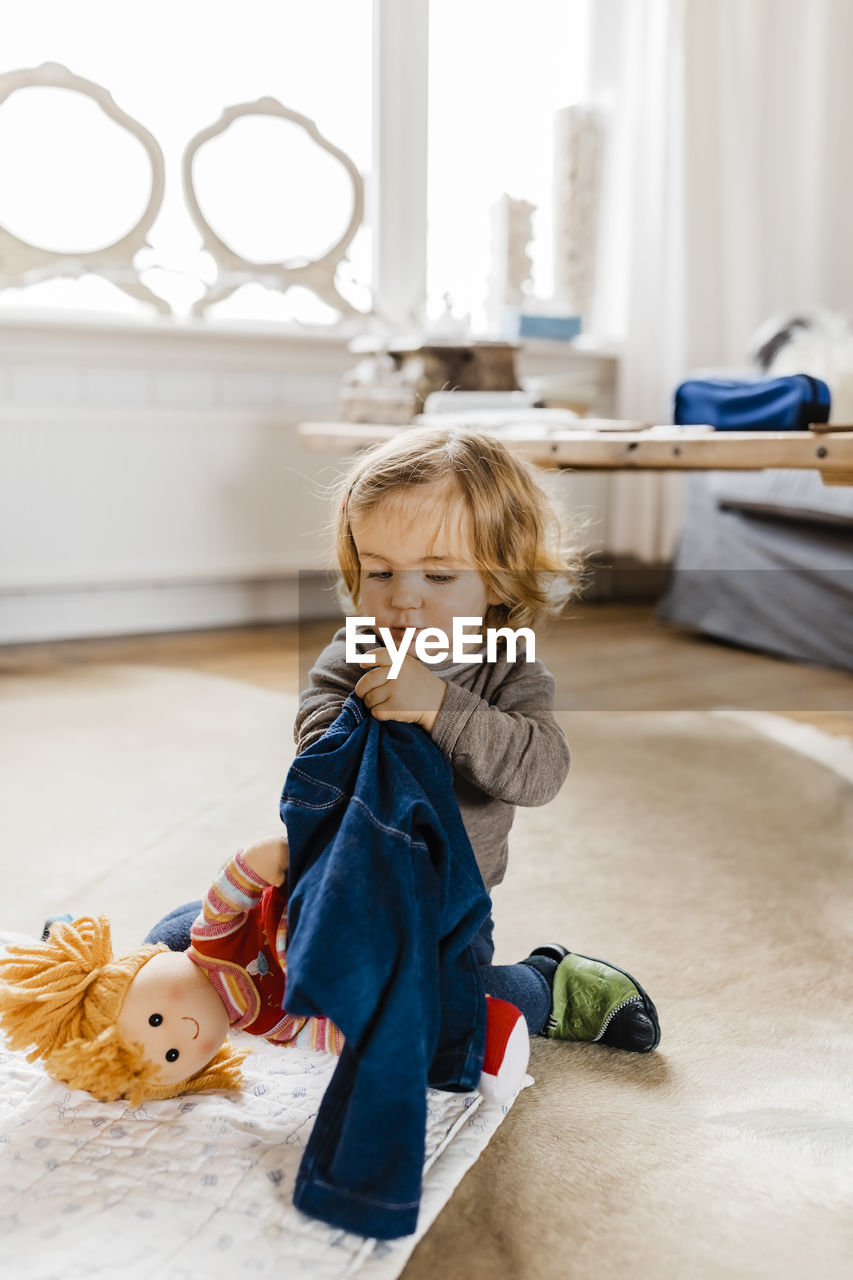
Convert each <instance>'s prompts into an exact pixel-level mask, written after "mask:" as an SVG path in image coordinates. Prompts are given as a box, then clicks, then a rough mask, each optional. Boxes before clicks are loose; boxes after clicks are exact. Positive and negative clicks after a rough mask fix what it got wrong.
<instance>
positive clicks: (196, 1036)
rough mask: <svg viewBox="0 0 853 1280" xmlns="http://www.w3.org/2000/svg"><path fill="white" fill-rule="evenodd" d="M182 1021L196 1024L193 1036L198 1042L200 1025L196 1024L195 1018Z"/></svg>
mask: <svg viewBox="0 0 853 1280" xmlns="http://www.w3.org/2000/svg"><path fill="white" fill-rule="evenodd" d="M181 1021H182V1022H192V1023H194V1024H195V1035H194V1036H193V1040H197V1039H198V1023H197V1022H196V1020H195V1018H182V1019H181Z"/></svg>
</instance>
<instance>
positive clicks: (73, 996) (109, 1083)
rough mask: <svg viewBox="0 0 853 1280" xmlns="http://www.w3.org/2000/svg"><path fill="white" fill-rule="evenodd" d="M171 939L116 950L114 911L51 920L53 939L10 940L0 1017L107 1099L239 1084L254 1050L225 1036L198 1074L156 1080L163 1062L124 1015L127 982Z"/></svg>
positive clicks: (55, 1072)
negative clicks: (125, 1030) (126, 1029)
mask: <svg viewBox="0 0 853 1280" xmlns="http://www.w3.org/2000/svg"><path fill="white" fill-rule="evenodd" d="M167 950H168V947H166V946H165V945H164V944H163V943H159V944H157V945H156V946H155V945H150V944H149V945H146V946H143V947H139V948H138V949H137V950H136V951H131V952H130V953H129V954H128V955H126V956H120V957H119V958H118V959H116V958H114V956H113V953H112V946H111V943H110V923H109V920H108V919H107V918H106V916H99V917H97V919H95V918H93V917H91V916H83V917H81V918H80V919H79V920H75V921H74V923H73V924H68V923H64V922H62V923H56V924H54V925H52V926H51V929H50V934H49V935H48V938H47V940H46V941H45V942H38V943H37V942H34V943H32V944H31V945H20V946H12V947H9V948H8V950H7V952H6V954H5V955H3V956H0V1023H2V1025H3V1029H4V1031H5V1033H6V1040H7V1043H8V1044H9V1046H10V1048H12V1049H19V1050H29V1052H28V1053H27V1058H28V1059H29V1061H30V1062H34V1061H35V1060H36V1059H37V1058H41V1059H42V1061H43V1063H44V1068H45V1070H46V1071H47V1073H48V1075H51V1076H53V1078H54V1079H55V1080H58V1081H60V1082H61V1083H62V1084H67V1085H69V1086H70V1087H71V1088H72V1089H85V1090H86V1091H87V1092H88V1093H91V1094H93V1095H94V1097H96V1098H98V1099H99V1100H100V1101H101V1102H113V1101H115V1100H116V1099H117V1098H127V1099H128V1101H129V1102H131V1103H132V1105H133V1106H135V1107H138V1106H139V1105H140V1103H142V1102H145V1101H148V1100H149V1099H161V1098H173V1097H175V1096H176V1095H177V1094H179V1093H186V1092H191V1093H194V1092H198V1091H199V1090H202V1089H237V1088H239V1087H240V1083H241V1073H240V1069H239V1064H240V1062H241V1061H242V1060H243V1058H244V1057H245V1056H246V1051H244V1050H235V1049H232V1048H231V1046H230V1045H229V1044H227V1043H226V1044H224V1045H223V1046H222V1048H221V1049H220V1050H219V1052H218V1053H217V1054H216V1056H215V1057H214V1058H213V1059H212V1060H211V1061H210V1062H209V1063H208V1064H207V1066H206V1067H203V1068H202V1070H201V1071H197V1072H196V1073H195V1074H194V1075H192V1076H190V1077H189V1078H188V1079H186V1080H182V1081H178V1082H177V1083H173V1084H171V1085H158V1084H156V1082H155V1078H156V1075H157V1067H156V1066H155V1065H154V1064H153V1063H151V1062H149V1060H148V1059H147V1058H146V1057H145V1055H144V1053H143V1050H142V1046H141V1045H138V1044H132V1043H130V1042H129V1041H128V1040H126V1039H125V1038H124V1037H123V1036H122V1035H121V1033H120V1032H119V1030H118V1027H117V1026H116V1023H117V1021H118V1017H119V1014H120V1013H121V1007H122V1004H123V1003H124V998H125V996H126V994H127V989H128V987H129V986H130V984H131V982H132V981H133V979H134V978H135V977H136V975H137V973H138V972H139V970H140V969H141V968H142V966H143V965H144V964H145V963H146V962H147V961H148V960H150V959H151V957H152V956H153V955H156V954H157V952H159V951H167Z"/></svg>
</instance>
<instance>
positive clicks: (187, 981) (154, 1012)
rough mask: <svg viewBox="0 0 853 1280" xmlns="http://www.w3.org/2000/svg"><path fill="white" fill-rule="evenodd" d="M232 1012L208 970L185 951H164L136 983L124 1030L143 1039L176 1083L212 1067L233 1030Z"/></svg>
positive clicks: (164, 1077) (167, 1081)
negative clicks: (217, 990)
mask: <svg viewBox="0 0 853 1280" xmlns="http://www.w3.org/2000/svg"><path fill="white" fill-rule="evenodd" d="M228 1025H229V1024H228V1014H227V1012H226V1009H225V1006H224V1005H223V1003H222V1001H221V1000H220V998H219V996H218V995H217V994H216V989H215V988H214V986H213V984H212V983H211V981H210V979H209V978H208V977H207V976H206V974H205V973H204V971H203V970H201V969H199V968H198V966H197V965H195V964H193V962H192V960H190V958H189V956H188V955H186V953H185V952H183V951H158V952H157V954H156V955H153V956H152V957H151V959H150V960H148V961H146V963H145V964H144V965H143V966H142V968H141V969H140V970H139V972H138V973H137V975H136V977H135V978H134V979H133V981H132V982H131V984H130V986H129V987H128V990H127V995H126V996H125V998H124V1004H123V1005H122V1007H121V1013H120V1014H119V1018H118V1029H119V1031H120V1032H121V1033H122V1035H123V1036H124V1038H125V1039H126V1040H129V1041H130V1042H131V1043H133V1044H141V1045H142V1047H143V1049H144V1050H145V1056H146V1057H147V1058H148V1059H149V1061H150V1062H152V1063H154V1065H155V1066H156V1067H157V1068H158V1072H159V1074H158V1079H157V1081H156V1083H157V1084H163V1085H172V1084H177V1083H179V1082H180V1081H181V1080H187V1079H189V1077H190V1076H192V1075H195V1073H196V1072H197V1071H201V1069H202V1067H206V1066H207V1064H208V1062H210V1060H211V1058H213V1057H215V1055H216V1052H217V1050H218V1049H219V1048H220V1047H221V1046H222V1043H223V1041H224V1040H225V1037H226V1035H227V1034H228Z"/></svg>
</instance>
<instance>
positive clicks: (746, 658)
mask: <svg viewBox="0 0 853 1280" xmlns="http://www.w3.org/2000/svg"><path fill="white" fill-rule="evenodd" d="M339 625H340V620H337V621H330V622H306V623H301V624H299V623H289V624H285V625H277V626H263V627H251V628H240V629H231V630H222V631H204V632H187V633H180V634H172V635H156V636H133V637H126V638H117V639H105V640H73V641H65V642H62V643H50V644H34V645H15V646H6V647H5V648H0V675H3V674H6V675H9V674H14V673H26V672H31V673H34V672H44V671H48V670H52V671H55V670H56V669H57V668H59V669H61V668H63V667H71V666H76V665H78V664H81V663H93V662H121V663H132V664H142V665H149V666H166V667H180V668H190V669H192V670H194V671H205V672H209V673H211V674H215V675H222V676H228V677H230V678H231V679H234V680H242V681H246V682H248V683H250V684H256V685H261V686H263V687H265V688H269V689H280V690H285V691H290V692H296V691H298V689H299V688H300V687H302V686H303V685H304V683H305V677H306V675H307V671H308V668H309V666H310V665H311V661H312V659H313V657H314V656H315V655H316V654H317V653H318V652H319V650H320V649H321V648H322V646H323V644H324V643H325V641H326V640H327V638H328V637H329V636H330V635H331V634H333V632H334V630H335V629H336V628H337V626H339ZM537 639H538V645H537V657H539V658H541V659H542V661H543V662H544V663H545V665H546V666H547V667H548V668H549V669H550V670H551V671H552V672H553V675H554V678H555V680H556V683H557V702H558V705H559V706H560V707H561V708H565V709H570V708H574V709H602V710H675V709H678V710H697V709H702V708H707V707H719V706H727V707H747V708H753V709H759V710H766V711H774V712H776V713H778V714H782V715H788V716H792V717H794V718H796V719H798V720H805V721H808V722H809V723H812V724H815V725H817V726H819V727H821V728H823V729H825V730H826V731H827V732H829V733H836V734H841V735H843V736H846V737H853V679H851V677H850V676H849V675H847V674H844V673H843V672H840V671H832V670H830V669H828V668H823V667H811V666H804V665H802V664H799V663H793V662H785V661H781V660H779V659H775V658H769V657H765V656H763V655H761V654H757V653H750V652H747V651H745V650H741V649H735V648H733V647H730V646H728V645H724V644H720V643H717V642H714V641H710V640H707V639H704V638H702V637H700V636H697V635H695V634H694V633H693V632H691V631H689V630H688V629H686V628H679V627H673V626H671V625H669V624H667V625H664V624H663V623H661V622H659V621H657V619H656V618H655V616H654V610H653V606H651V605H645V604H622V603H618V604H593V605H581V606H577V607H575V608H574V609H573V610H572V611H571V615H570V616H569V617H567V618H565V619H563V620H561V621H560V622H559V623H557V624H556V625H555V626H554V627H553V628H552V629H551V630H550V631H549V632H543V633H542V634H541V635H540V636H538V637H537Z"/></svg>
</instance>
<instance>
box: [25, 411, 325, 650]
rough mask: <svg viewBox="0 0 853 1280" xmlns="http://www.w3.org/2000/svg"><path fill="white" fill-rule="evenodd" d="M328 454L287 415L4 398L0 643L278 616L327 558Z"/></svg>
mask: <svg viewBox="0 0 853 1280" xmlns="http://www.w3.org/2000/svg"><path fill="white" fill-rule="evenodd" d="M326 461H327V460H324V459H319V460H318V459H317V458H316V456H314V455H309V454H305V453H302V451H301V450H300V449H299V448H298V444H297V437H296V431H295V427H294V425H293V423H292V422H291V421H289V420H288V415H287V414H286V413H285V412H284V411H282V410H273V409H251V408H242V407H241V408H234V409H226V408H192V409H183V408H180V407H156V406H150V407H147V408H144V409H127V408H115V407H101V406H96V405H95V406H92V405H89V406H73V407H66V406H62V405H57V404H52V405H46V406H43V407H42V406H14V405H6V406H3V407H2V409H0V640H2V641H4V642H10V641H15V640H25V639H36V638H50V637H56V636H61V635H86V634H98V633H104V632H109V631H113V632H118V631H128V630H129V631H134V630H155V629H157V630H159V629H161V628H163V629H168V627H169V626H170V625H174V626H178V627H181V626H184V627H186V626H194V625H217V624H219V623H221V622H228V621H233V622H242V621H251V620H253V619H252V617H251V616H250V615H251V614H252V613H253V611H254V610H257V613H258V616H260V617H263V616H267V613H268V610H269V609H270V608H272V609H273V612H274V613H275V612H277V611H280V608H281V599H279V603H278V605H274V604H272V602H271V601H264V600H263V599H262V598H261V597H262V596H263V595H264V593H265V592H266V593H267V594H269V591H270V584H272V583H278V584H279V587H280V584H281V583H282V582H283V581H284V580H288V579H290V580H293V579H295V575H296V574H297V573H298V571H299V570H300V569H306V568H311V567H316V566H318V565H319V564H321V563H322V559H323V539H322V534H321V526H322V523H323V520H324V518H325V513H326V509H327V504H326V502H325V501H324V500H323V499H322V497H320V496H319V495H318V494H317V493H316V489H317V485H316V481H315V477H316V475H317V474H318V472H319V471H320V470H321V467H322V465H323V464H324V462H326ZM328 461H334V459H332V460H328ZM264 584H266V585H264ZM235 591H236V593H237V597H238V598H236V599H235V598H234V593H235ZM247 592H248V596H249V597H254V603H253V602H252V599H250V598H247ZM194 594H195V597H196V598H195V601H193V596H194ZM273 594H275V592H274V593H273ZM278 594H279V597H280V595H281V592H280V589H279V591H278ZM155 595H156V596H158V597H159V600H160V603H159V604H157V603H155ZM217 595H218V596H219V598H220V603H219V605H217V606H214V607H213V612H212V613H211V612H210V608H211V605H212V602H213V600H214V598H215V597H216V596H217ZM287 601H290V605H288V604H287ZM152 608H153V612H152ZM288 608H291V609H292V611H291V616H295V614H296V605H295V595H294V593H293V588H292V581H291V582H290V584H289V586H288V590H287V592H286V600H285V609H286V610H287V609H288Z"/></svg>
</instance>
